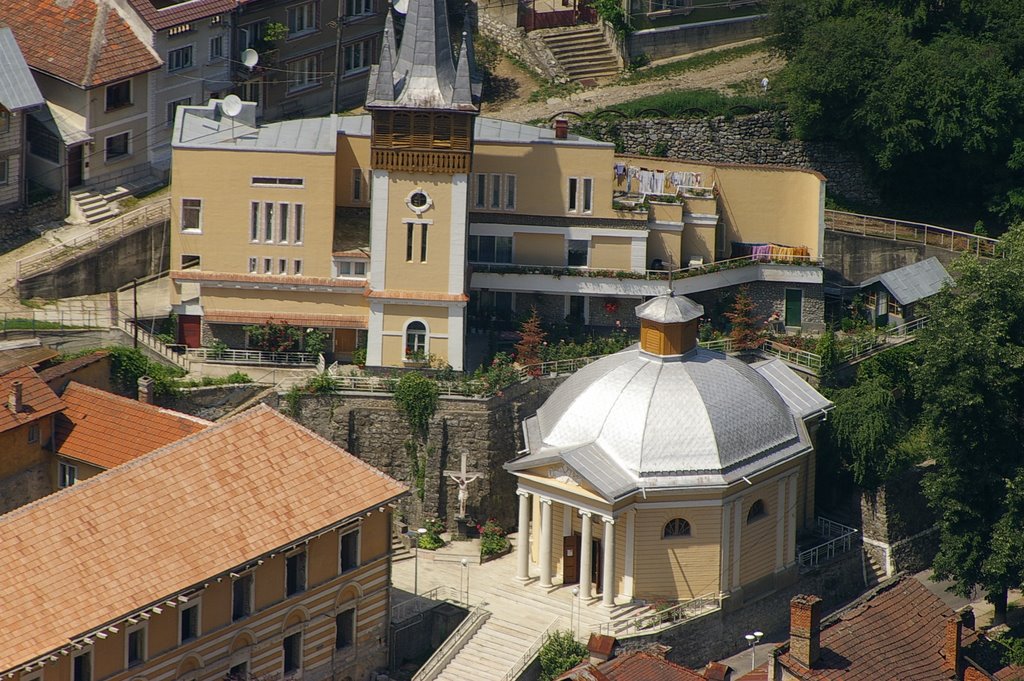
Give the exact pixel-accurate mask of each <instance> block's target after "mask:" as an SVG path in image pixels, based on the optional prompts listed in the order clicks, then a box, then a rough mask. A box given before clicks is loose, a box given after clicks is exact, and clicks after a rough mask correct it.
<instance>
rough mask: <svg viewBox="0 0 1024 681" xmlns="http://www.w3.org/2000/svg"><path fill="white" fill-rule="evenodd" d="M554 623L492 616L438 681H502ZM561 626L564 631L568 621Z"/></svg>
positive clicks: (537, 619) (534, 619) (530, 618)
mask: <svg viewBox="0 0 1024 681" xmlns="http://www.w3.org/2000/svg"><path fill="white" fill-rule="evenodd" d="M517 614H520V613H517ZM555 619H557V618H550V619H547V620H545V618H544V617H543V616H541V615H539V614H538V615H536V616H533V617H527V618H525V619H524V618H523V617H520V616H517V617H515V618H514V619H513V618H510V617H509V615H508V614H506V613H502V614H499V613H494V614H492V615H491V616H490V617H489V618H488V619H487V621H486V622H484V624H483V626H481V627H480V629H479V630H478V631H477V632H476V634H475V635H474V636H473V638H471V639H469V641H468V642H467V643H466V645H465V646H463V648H462V650H460V651H459V652H458V653H457V654H456V655H455V657H454V658H452V661H451V662H449V663H448V665H447V666H446V667H445V668H444V669H443V670H441V674H440V675H439V676H438V677H437V678H438V681H466V680H467V679H473V680H474V681H501V679H504V678H505V675H506V674H507V673H508V672H509V670H511V669H512V668H513V667H514V666H515V665H516V664H517V663H518V662H519V661H520V660H521V659H522V657H523V655H525V654H526V652H527V651H528V650H529V649H530V646H532V645H533V643H534V641H536V640H537V638H538V637H540V635H541V634H543V633H544V631H545V630H546V629H547V628H548V625H550V624H552V622H553V621H554V620H555ZM560 624H563V625H564V628H567V627H568V620H566V622H563V623H560Z"/></svg>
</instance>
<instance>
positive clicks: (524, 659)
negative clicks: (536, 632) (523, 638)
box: [501, 617, 561, 681]
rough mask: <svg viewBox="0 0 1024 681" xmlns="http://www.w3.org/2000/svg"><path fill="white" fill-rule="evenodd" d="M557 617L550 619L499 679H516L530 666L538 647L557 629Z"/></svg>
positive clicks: (538, 649) (514, 680) (502, 680)
mask: <svg viewBox="0 0 1024 681" xmlns="http://www.w3.org/2000/svg"><path fill="white" fill-rule="evenodd" d="M559 619H561V618H559V617H556V618H555V619H553V620H551V624H549V625H548V626H547V628H546V629H544V633H542V634H541V635H540V636H538V637H537V638H536V639H535V640H534V642H533V643H531V644H530V647H529V648H527V649H526V652H525V653H523V654H522V655H521V656H520V657H519V659H518V660H516V662H515V664H513V665H512V666H511V667H510V668H509V670H508V671H507V672H505V676H503V677H501V681H516V679H518V678H519V676H520V675H521V674H522V673H523V671H524V670H525V669H526V668H527V667H529V666H530V663H531V662H533V658H535V657H537V655H539V654H540V649H541V648H543V647H544V644H545V643H547V641H548V639H549V638H551V634H552V633H554V631H555V630H556V629H557V626H558V620H559Z"/></svg>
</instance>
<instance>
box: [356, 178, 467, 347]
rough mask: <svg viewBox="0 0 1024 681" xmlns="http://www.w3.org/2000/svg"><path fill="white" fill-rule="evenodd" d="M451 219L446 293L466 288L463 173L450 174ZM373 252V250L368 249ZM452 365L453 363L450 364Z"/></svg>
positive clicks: (465, 182)
mask: <svg viewBox="0 0 1024 681" xmlns="http://www.w3.org/2000/svg"><path fill="white" fill-rule="evenodd" d="M451 189H452V221H451V234H450V236H449V243H448V247H449V252H448V293H451V294H458V293H462V292H463V291H465V290H466V241H467V236H468V232H469V229H468V226H467V225H466V218H467V217H468V216H469V204H468V203H467V198H468V192H469V176H468V175H466V174H465V173H457V174H455V175H452V182H451ZM370 252H371V253H373V251H370ZM452 366H453V367H454V366H455V365H454V364H452Z"/></svg>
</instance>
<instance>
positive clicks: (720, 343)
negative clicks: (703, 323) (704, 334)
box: [697, 336, 732, 352]
mask: <svg viewBox="0 0 1024 681" xmlns="http://www.w3.org/2000/svg"><path fill="white" fill-rule="evenodd" d="M697 345H699V346H700V347H702V348H704V349H705V350H715V351H717V352H732V338H729V337H728V336H726V337H724V338H714V339H712V340H709V341H702V340H699V341H697Z"/></svg>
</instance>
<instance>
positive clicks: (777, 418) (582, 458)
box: [508, 346, 816, 494]
mask: <svg viewBox="0 0 1024 681" xmlns="http://www.w3.org/2000/svg"><path fill="white" fill-rule="evenodd" d="M808 388H810V387H809V386H808ZM811 390H813V389H811ZM815 394H816V393H815ZM526 438H527V444H528V447H529V449H530V452H531V454H530V455H528V456H526V457H524V459H520V460H517V461H516V462H511V463H512V464H513V465H509V466H508V468H509V470H522V469H523V467H524V466H526V465H539V464H542V463H544V462H545V461H556V460H562V461H564V462H566V463H568V464H570V465H571V466H572V467H574V468H576V469H577V470H578V471H579V472H580V473H582V474H583V475H584V477H586V478H588V479H590V480H591V481H592V482H596V483H598V487H600V488H603V489H602V490H601V491H603V492H605V493H608V494H615V493H619V492H624V491H627V488H630V489H637V488H652V487H665V486H692V485H699V484H723V483H725V484H727V483H728V482H730V481H731V480H735V479H739V478H740V477H742V476H743V475H750V474H752V473H754V472H756V471H758V470H760V469H762V468H764V467H767V466H770V465H774V464H775V463H777V462H778V461H780V460H782V459H785V458H789V457H791V456H794V455H796V454H798V453H802V452H804V451H806V450H807V449H809V447H810V443H809V440H808V439H807V435H806V429H805V428H804V427H803V424H802V422H800V421H798V419H797V418H795V417H794V412H793V411H792V410H791V408H790V407H789V406H788V405H787V403H786V401H785V400H784V399H783V398H782V396H780V394H779V392H778V390H776V388H775V387H773V385H772V383H770V382H769V381H768V380H767V379H766V378H765V377H764V376H762V375H761V373H759V372H758V371H756V370H754V369H753V368H751V367H750V366H748V365H747V364H745V363H743V362H741V361H740V360H738V359H735V358H732V357H727V356H725V355H723V354H721V353H717V352H711V351H708V350H703V349H699V348H698V349H695V350H693V351H691V352H688V353H686V354H685V355H683V356H682V357H681V358H674V359H663V358H661V357H656V356H653V355H650V354H648V353H646V352H643V351H642V350H640V349H639V347H637V346H633V347H631V348H627V349H626V350H623V351H621V352H618V353H616V354H614V355H610V356H608V357H605V358H602V359H600V360H598V361H596V362H594V363H593V364H590V365H588V366H586V367H584V368H583V369H580V370H579V371H578V372H576V373H575V374H573V375H572V376H571V377H569V378H568V379H567V380H566V381H565V382H564V383H563V384H562V385H561V386H559V387H558V389H556V390H555V392H554V393H553V394H552V395H551V397H550V398H548V400H547V401H546V402H545V403H544V405H543V406H542V407H541V408H540V409H539V410H538V411H537V415H536V416H535V417H532V418H531V419H529V420H528V421H527V423H526ZM599 478H600V479H603V484H602V483H601V481H600V480H598V479H599Z"/></svg>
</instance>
